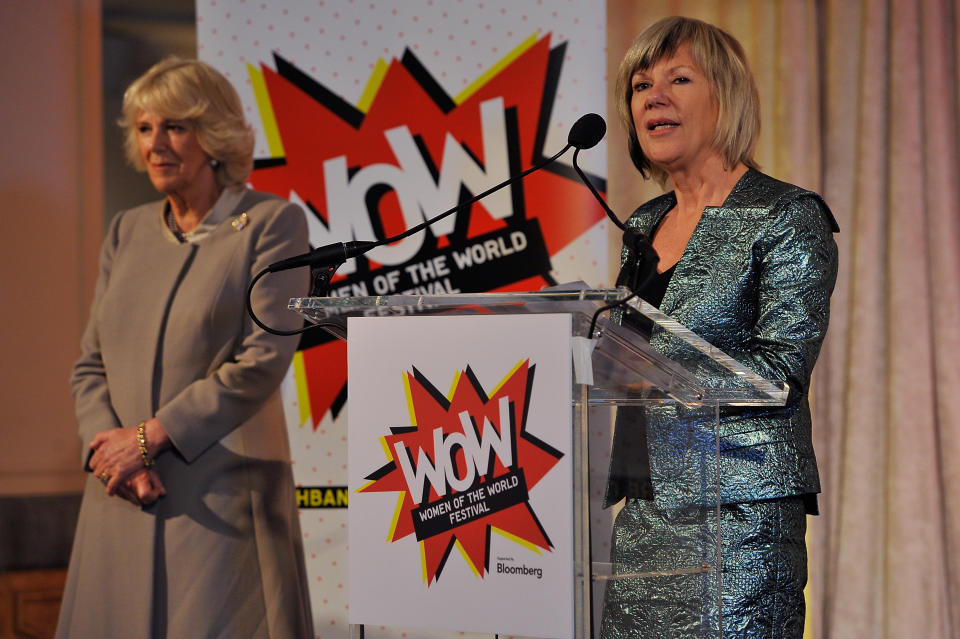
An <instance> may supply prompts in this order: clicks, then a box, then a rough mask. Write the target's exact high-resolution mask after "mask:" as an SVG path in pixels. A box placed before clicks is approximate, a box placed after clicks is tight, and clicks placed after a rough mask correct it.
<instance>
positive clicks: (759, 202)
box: [606, 169, 839, 508]
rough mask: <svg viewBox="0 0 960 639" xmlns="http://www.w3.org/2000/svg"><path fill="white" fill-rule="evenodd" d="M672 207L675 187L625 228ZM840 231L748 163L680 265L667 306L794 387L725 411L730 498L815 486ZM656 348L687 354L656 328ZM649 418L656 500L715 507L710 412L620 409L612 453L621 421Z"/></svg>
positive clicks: (815, 205) (724, 483)
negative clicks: (768, 400)
mask: <svg viewBox="0 0 960 639" xmlns="http://www.w3.org/2000/svg"><path fill="white" fill-rule="evenodd" d="M675 204H676V196H675V195H674V193H673V192H670V193H666V194H664V195H662V196H660V197H658V198H656V199H653V200H651V201H649V202H647V203H645V204H643V205H642V206H640V207H639V208H638V209H637V210H636V211H635V212H634V214H633V215H632V216H631V217H630V219H629V220H628V222H627V224H628V225H630V226H632V227H635V228H637V229H639V230H641V231H642V232H644V233H646V234H649V233H650V231H651V229H653V228H655V227H656V224H657V223H658V222H659V221H660V219H661V218H663V216H664V215H666V213H667V211H669V210H670V209H671V208H673V207H674V206H675ZM838 230H839V229H838V227H837V223H836V221H835V220H834V217H833V215H832V214H831V212H830V209H829V208H828V207H827V205H826V203H825V202H824V201H823V199H822V198H821V197H820V196H819V195H817V194H816V193H813V192H810V191H806V190H803V189H801V188H799V187H796V186H793V185H790V184H787V183H784V182H780V181H778V180H775V179H773V178H771V177H769V176H767V175H764V174H762V173H760V172H758V171H755V170H753V169H750V170H748V171H747V173H746V174H745V175H744V176H743V177H742V178H741V179H740V181H739V182H738V183H737V184H736V186H735V187H734V189H733V191H732V192H731V193H730V195H729V196H728V197H727V199H726V201H725V202H724V203H723V205H722V206H716V207H707V208H706V209H705V210H704V212H703V216H702V218H701V220H700V222H699V224H698V226H697V228H696V230H695V231H694V233H693V236H692V237H691V238H690V242H689V244H688V245H687V248H686V251H685V252H684V254H683V256H682V258H681V259H680V261H679V262H678V263H677V266H676V269H675V271H674V275H673V277H672V279H671V280H670V284H669V286H668V287H667V290H666V293H665V294H664V298H663V301H662V303H661V305H660V310H661V311H663V312H664V313H666V314H668V315H670V316H672V317H673V318H674V319H676V320H677V321H679V322H680V323H681V324H683V325H685V326H686V327H687V328H689V329H691V330H692V331H693V332H695V333H697V334H698V335H700V336H701V337H703V338H704V339H706V340H707V341H708V342H710V343H711V344H713V345H714V346H716V347H718V348H720V349H721V350H723V351H724V352H725V353H727V354H728V355H730V356H732V357H733V358H734V359H736V360H738V361H739V362H740V363H742V364H744V365H746V366H747V367H749V368H750V369H752V370H753V371H755V372H756V373H758V374H759V375H760V376H762V377H765V378H768V379H775V380H782V381H785V382H787V384H788V385H789V388H790V393H789V397H788V399H787V403H786V405H785V406H783V407H775V408H769V407H762V408H736V409H734V408H722V409H721V412H720V415H721V416H720V451H721V453H720V484H721V486H720V498H721V501H722V502H723V503H741V502H748V501H756V500H761V499H772V498H778V497H786V496H792V495H804V494H813V493H818V492H819V491H820V479H819V475H818V472H817V462H816V458H815V457H814V452H813V444H812V441H811V422H810V406H809V403H808V399H807V393H808V390H809V387H810V374H811V372H812V370H813V365H814V363H815V362H816V360H817V355H818V354H819V352H820V345H821V344H822V342H823V338H824V335H825V333H826V331H827V323H828V320H829V317H830V295H831V293H832V292H833V286H834V283H835V281H836V276H837V246H836V243H835V242H834V239H833V233H835V232H837V231H838ZM650 343H651V345H652V346H653V347H654V348H656V349H657V350H659V351H660V352H662V353H663V354H665V355H667V356H670V357H673V358H676V357H682V353H679V352H676V351H675V350H672V349H675V348H676V342H675V341H672V340H671V341H668V340H667V339H665V336H664V334H663V333H662V332H660V331H659V329H654V331H653V334H652V336H651V339H650ZM707 383H709V380H707ZM638 422H640V423H638ZM643 422H645V424H646V431H645V434H646V440H647V442H646V443H647V446H646V448H647V450H648V453H649V459H648V460H644V462H648V463H649V481H648V482H647V484H648V485H649V486H651V487H652V493H653V498H654V499H655V501H656V502H657V504H658V505H659V506H661V507H667V508H676V507H681V506H685V505H693V504H712V503H716V498H715V494H716V493H715V488H713V487H715V485H716V481H715V477H716V440H715V436H714V425H715V412H714V410H713V409H711V408H697V409H687V408H684V407H682V406H679V405H677V404H669V405H660V406H653V407H649V408H642V409H629V410H621V413H620V415H619V416H618V425H617V435H616V436H615V440H614V448H615V449H616V447H617V446H618V445H619V444H618V440H621V441H622V440H623V438H622V436H621V435H622V429H623V428H624V427H633V428H637V427H641V426H642V424H641V423H643ZM616 452H617V451H616V450H615V451H614V453H615V456H616ZM648 492H649V491H648ZM607 493H608V494H607V500H606V501H607V502H608V503H615V502H616V501H619V499H620V497H622V496H624V493H623V491H619V492H618V491H617V489H616V488H612V487H611V485H608V491H607ZM627 496H630V495H629V493H628V495H627ZM633 496H637V495H636V494H634V495H633ZM646 496H647V497H649V494H647V495H646Z"/></svg>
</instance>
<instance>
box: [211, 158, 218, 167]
mask: <svg viewBox="0 0 960 639" xmlns="http://www.w3.org/2000/svg"><path fill="white" fill-rule="evenodd" d="M210 166H212V167H213V168H217V167H218V166H220V160H216V159H212V160H210Z"/></svg>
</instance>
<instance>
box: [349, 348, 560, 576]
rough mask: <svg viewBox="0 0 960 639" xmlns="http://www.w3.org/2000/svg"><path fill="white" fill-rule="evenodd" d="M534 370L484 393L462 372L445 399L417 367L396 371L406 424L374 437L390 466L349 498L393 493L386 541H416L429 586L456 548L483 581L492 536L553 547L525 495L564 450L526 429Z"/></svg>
mask: <svg viewBox="0 0 960 639" xmlns="http://www.w3.org/2000/svg"><path fill="white" fill-rule="evenodd" d="M534 368H535V367H534V366H532V365H531V364H530V361H529V360H524V361H522V362H520V363H519V364H518V365H517V366H516V367H515V368H514V369H513V370H512V371H510V373H509V374H508V375H507V376H506V377H505V378H504V380H503V381H502V382H501V384H500V385H499V386H498V387H497V388H496V390H495V391H494V392H493V394H492V395H490V396H489V397H488V396H487V394H486V393H485V392H484V390H483V388H482V387H481V385H480V383H479V382H478V381H477V379H476V377H475V376H474V374H473V371H472V370H471V369H470V368H469V367H467V369H466V370H464V371H462V372H460V373H458V375H457V376H456V378H455V380H454V383H453V388H452V390H451V394H450V397H449V399H448V398H446V397H444V396H443V395H442V394H441V393H440V392H439V391H437V389H436V388H434V386H433V385H432V384H430V382H429V381H428V380H427V379H425V378H424V377H423V375H421V374H420V373H419V371H417V370H416V369H413V372H412V373H407V374H405V375H404V382H405V384H406V387H407V399H408V402H409V404H410V411H411V418H412V421H413V423H414V425H413V426H411V427H400V428H392V429H391V434H390V435H387V436H385V437H383V438H382V440H383V444H384V449H385V451H386V452H387V456H388V460H389V461H388V463H387V464H385V465H384V466H382V467H381V468H380V469H378V470H377V471H375V472H374V473H372V474H371V475H369V476H368V477H367V479H368V480H370V483H368V484H367V485H365V486H364V487H362V488H360V489H359V490H358V492H398V493H400V496H399V498H398V501H399V504H398V507H397V511H396V513H395V515H394V521H393V522H392V524H391V528H390V532H389V534H388V537H387V538H388V541H397V540H400V539H403V538H405V537H408V536H409V535H415V536H416V538H417V540H418V541H419V542H420V552H421V559H422V565H423V572H424V574H423V577H424V581H425V582H426V583H427V585H428V586H429V585H431V584H432V583H433V582H434V581H435V580H436V579H437V578H439V576H440V573H441V571H442V570H443V566H444V565H445V563H446V561H447V559H448V558H449V556H450V554H451V552H452V551H453V550H454V548H458V547H459V550H460V551H461V554H462V555H463V557H464V559H465V560H466V561H467V563H468V565H469V567H470V568H471V570H472V571H473V572H474V574H476V575H477V576H479V577H481V578H482V577H483V576H484V575H485V573H486V572H487V570H488V568H489V548H490V535H491V533H493V532H496V533H499V534H502V535H504V536H506V537H507V538H509V539H512V540H513V541H516V542H518V543H520V544H522V545H524V546H527V547H530V548H532V549H533V550H535V551H537V552H539V550H540V549H543V550H547V551H552V549H553V544H552V543H551V541H550V538H549V537H548V536H547V532H546V530H544V528H543V526H542V525H541V524H540V521H539V520H538V519H537V516H536V513H534V511H533V508H532V507H531V505H530V501H529V491H530V490H531V489H532V488H533V487H535V486H536V485H537V484H538V483H539V482H540V480H541V479H543V478H544V476H545V475H546V474H547V473H548V472H549V471H550V469H551V468H553V467H554V466H555V465H556V464H557V463H558V462H559V461H560V459H561V458H562V457H563V453H561V452H559V451H558V450H556V449H554V448H553V447H551V446H549V445H548V444H546V443H545V442H543V441H540V440H539V439H537V438H536V437H534V436H532V435H531V434H530V433H528V432H526V420H527V414H528V409H529V404H530V392H531V389H532V387H533V385H532V382H533V373H534Z"/></svg>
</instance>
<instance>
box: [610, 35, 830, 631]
mask: <svg viewBox="0 0 960 639" xmlns="http://www.w3.org/2000/svg"><path fill="white" fill-rule="evenodd" d="M615 92H616V100H617V108H618V110H619V113H620V118H621V121H622V122H623V124H624V126H625V128H626V132H627V140H628V147H629V152H630V157H631V159H632V161H633V163H634V166H635V167H636V168H637V170H638V171H639V172H640V174H641V175H642V176H643V177H652V178H654V179H655V180H657V181H658V182H659V183H660V184H661V185H666V184H669V186H670V189H671V190H670V191H669V192H667V193H665V194H664V195H662V196H660V197H657V198H655V199H653V200H651V201H649V202H647V203H645V204H642V205H641V206H640V207H639V208H638V209H637V210H636V211H635V212H634V213H633V215H632V216H631V217H630V219H629V221H628V222H627V224H628V225H629V226H631V227H633V228H635V229H637V230H639V231H640V232H642V233H643V234H645V235H646V236H648V237H650V238H651V241H652V245H653V247H654V249H655V250H656V252H657V254H658V255H659V263H658V264H657V265H656V266H655V267H654V270H653V273H652V275H651V276H650V277H646V276H639V275H638V276H634V277H632V278H629V279H632V280H633V281H644V285H643V286H642V288H641V290H640V295H641V297H643V299H645V300H646V301H648V302H650V303H651V304H653V305H654V306H657V307H658V308H660V310H661V311H663V312H665V313H666V314H668V315H670V316H672V317H673V318H674V319H676V320H678V321H679V322H680V323H681V324H683V325H685V326H686V327H687V328H689V329H691V330H693V331H694V332H695V333H697V334H698V335H699V336H700V337H703V338H704V339H706V340H707V341H708V342H710V343H711V344H713V345H714V346H716V347H718V348H719V349H720V350H722V351H723V352H725V353H726V354H728V355H730V356H732V357H733V358H734V359H736V360H738V361H739V362H740V363H742V364H745V365H746V366H748V367H749V368H751V369H752V370H753V371H755V372H756V373H758V374H759V375H760V376H762V377H764V378H767V379H774V380H781V381H783V382H786V384H787V386H788V388H789V396H788V398H787V400H786V405H785V406H782V407H775V408H769V409H768V408H752V409H736V410H724V411H721V413H720V423H719V437H720V441H719V442H717V440H716V434H715V430H714V429H715V427H716V423H715V420H714V413H713V409H688V408H685V407H682V406H679V405H676V404H673V405H660V406H651V407H647V408H633V409H621V411H620V412H619V414H618V419H617V429H616V434H615V436H614V443H613V450H612V461H611V468H610V477H609V480H608V485H607V497H606V502H607V504H614V503H617V502H619V501H620V500H625V503H624V507H623V509H622V510H621V511H620V512H619V513H618V515H617V517H616V521H615V523H614V533H613V544H612V562H613V564H614V571H615V572H617V573H621V574H623V573H629V574H630V575H646V576H645V577H629V578H622V579H614V580H612V581H610V582H609V583H608V586H607V590H606V593H605V598H604V612H603V622H602V629H601V635H602V636H603V637H605V638H607V639H614V638H620V637H622V638H624V639H626V638H627V637H630V638H636V637H672V638H676V637H700V636H723V637H783V638H786V637H794V638H797V639H799V638H800V637H802V635H803V618H804V602H803V587H804V584H805V582H806V550H805V546H804V533H805V529H806V516H807V515H808V514H815V513H816V503H817V501H816V494H817V493H818V492H819V491H820V482H819V477H818V474H817V464H816V459H815V457H814V452H813V445H812V438H811V422H810V408H809V404H808V400H807V392H808V389H809V384H810V374H811V371H812V369H813V365H814V363H815V362H816V359H817V355H818V354H819V351H820V345H821V343H822V341H823V338H824V335H825V333H826V330H827V323H828V319H829V310H830V295H831V293H832V291H833V286H834V282H835V280H836V273H837V248H836V243H835V242H834V240H833V233H834V232H836V231H837V230H838V229H837V226H836V222H835V221H834V218H833V215H832V214H831V213H830V210H829V208H828V207H827V205H826V204H825V203H824V201H823V199H822V198H821V197H820V196H819V195H817V194H816V193H813V192H811V191H807V190H804V189H802V188H799V187H796V186H793V185H791V184H787V183H784V182H780V181H778V180H775V179H773V178H771V177H769V176H767V175H764V174H763V173H761V172H760V171H759V170H758V165H757V163H756V161H755V160H754V158H753V153H754V148H755V146H756V141H757V137H758V135H759V132H760V115H759V111H760V109H759V98H758V93H757V88H756V84H755V82H754V79H753V76H752V73H751V71H750V67H749V65H748V63H747V60H746V56H745V55H744V52H743V48H742V47H741V46H740V43H739V42H737V40H736V39H735V38H733V37H732V36H731V35H730V34H728V33H726V32H724V31H722V30H720V29H718V28H716V27H714V26H712V25H709V24H707V23H704V22H701V21H699V20H693V19H689V18H681V17H671V18H666V19H663V20H661V21H659V22H657V23H655V24H653V25H652V26H650V27H649V28H648V29H646V30H645V31H644V32H643V33H641V34H640V35H639V36H638V37H637V39H636V40H635V41H634V43H633V45H632V47H631V48H630V50H629V51H628V52H627V54H626V55H625V56H624V58H623V61H622V62H621V64H620V68H619V71H618V74H617V80H616V89H615ZM625 255H626V254H625ZM626 268H627V269H628V270H629V269H631V268H636V269H639V268H643V265H636V264H630V263H628V264H627V265H626ZM624 321H627V322H629V321H631V319H630V318H629V317H625V318H624ZM650 343H651V345H652V346H653V347H654V348H657V349H658V350H660V351H661V352H663V353H664V354H666V355H668V356H674V357H680V354H679V353H678V352H676V351H675V350H674V349H676V348H678V346H679V345H677V344H675V343H673V344H671V343H670V342H669V341H667V340H666V339H665V338H664V335H663V334H662V333H660V332H658V330H657V329H656V328H655V329H654V330H653V332H652V334H651V337H650ZM707 381H708V383H709V380H707ZM718 450H719V458H718V457H717V452H716V451H718ZM717 460H718V461H717ZM717 463H719V468H716V467H715V465H716V464H717ZM717 479H719V490H717V488H716V487H715V486H714V485H715V484H716V483H717ZM718 496H719V502H720V503H719V509H718V504H717V499H718ZM718 517H719V526H720V530H719V531H718V530H717V528H716V523H717V521H718ZM718 539H719V542H718V541H717V540H718ZM718 543H719V547H718ZM718 551H719V568H720V571H719V574H717V573H716V572H713V571H706V572H702V571H700V570H699V569H698V568H699V567H702V566H704V565H716V563H717V562H716V560H717V558H718ZM678 567H681V568H684V569H682V570H679V571H676V570H674V569H676V568H678ZM689 568H694V569H693V570H685V569H689Z"/></svg>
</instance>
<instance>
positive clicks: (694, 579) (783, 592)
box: [601, 497, 807, 639]
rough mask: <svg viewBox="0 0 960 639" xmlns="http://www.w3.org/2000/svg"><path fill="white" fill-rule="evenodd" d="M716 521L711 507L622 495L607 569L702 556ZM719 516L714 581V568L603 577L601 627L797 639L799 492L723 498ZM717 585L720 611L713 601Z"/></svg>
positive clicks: (610, 634)
mask: <svg viewBox="0 0 960 639" xmlns="http://www.w3.org/2000/svg"><path fill="white" fill-rule="evenodd" d="M716 521H717V519H716V510H715V509H714V508H706V507H700V506H692V507H689V508H679V509H668V510H661V509H659V508H657V507H656V505H655V504H654V502H652V501H646V500H639V499H631V500H629V501H628V503H627V505H626V506H625V507H624V509H623V510H621V511H620V513H619V514H618V516H617V521H616V525H615V533H614V537H613V542H614V552H615V553H616V555H617V557H618V561H617V565H616V571H617V572H618V573H620V574H624V573H646V574H649V573H651V572H653V573H656V572H659V571H667V570H670V569H671V568H676V566H678V565H690V566H695V565H697V563H698V562H700V561H704V562H708V563H709V562H711V561H713V560H714V557H715V553H716V545H715V541H714V540H715V539H716ZM720 521H721V524H720V525H721V527H722V530H723V534H722V535H721V539H722V557H723V560H722V571H721V584H720V588H718V584H717V575H716V572H715V571H710V572H703V573H694V574H680V575H671V576H661V575H656V574H654V575H652V576H644V577H634V578H628V579H621V580H615V581H610V582H608V583H607V590H606V593H605V595H606V596H605V598H604V611H603V619H602V627H601V637H603V638H604V639H639V638H647V637H649V638H651V639H652V638H654V637H656V638H657V639H661V638H667V637H669V638H671V639H688V638H693V637H698V638H699V637H719V636H723V637H750V638H755V639H788V638H789V639H794V638H795V639H800V638H801V637H802V636H803V616H804V602H803V587H804V585H805V584H806V576H807V555H806V547H805V545H804V532H805V530H806V513H805V510H804V505H803V500H802V499H801V498H799V497H788V498H786V499H775V500H771V501H760V502H753V503H748V504H732V505H728V506H723V507H722V508H721V519H720ZM691 542H699V543H691ZM721 591H722V593H723V594H722V599H723V606H722V610H723V616H722V618H720V617H718V615H717V610H718V606H717V605H716V602H717V600H718V597H719V596H720V595H719V593H720V592H721ZM721 628H722V630H721Z"/></svg>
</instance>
